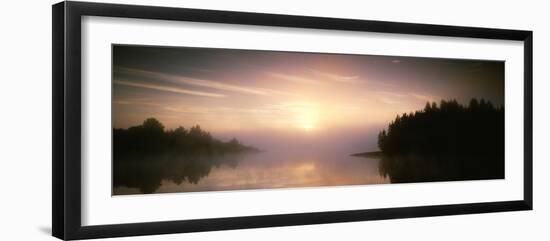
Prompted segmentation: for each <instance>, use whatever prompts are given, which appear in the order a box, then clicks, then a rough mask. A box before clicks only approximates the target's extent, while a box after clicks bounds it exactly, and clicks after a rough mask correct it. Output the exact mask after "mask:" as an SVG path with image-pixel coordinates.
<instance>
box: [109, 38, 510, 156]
mask: <svg viewBox="0 0 550 241" xmlns="http://www.w3.org/2000/svg"><path fill="white" fill-rule="evenodd" d="M112 82H113V93H112V94H113V103H112V106H113V127H114V128H128V127H130V126H135V125H139V124H141V123H142V122H143V120H145V119H146V118H148V117H154V118H157V119H158V120H159V121H161V122H162V123H163V124H164V125H165V126H166V128H167V129H173V128H177V127H178V126H183V127H185V128H189V127H191V126H193V125H200V126H201V128H202V129H204V130H207V131H210V132H211V133H212V134H213V135H214V136H220V137H222V138H228V137H229V136H231V137H233V136H237V137H240V138H241V139H245V140H247V141H249V142H257V143H262V142H263V145H275V142H272V143H269V139H273V140H275V139H278V141H277V144H279V145H282V146H284V143H285V141H282V140H304V141H303V142H304V143H310V142H311V139H312V138H315V139H316V140H317V141H319V140H320V139H326V138H329V137H331V136H336V135H338V136H339V138H340V139H342V140H340V141H344V139H345V140H347V142H355V143H359V142H361V141H363V142H368V143H370V144H369V145H370V146H372V145H374V143H375V142H376V140H375V135H376V134H377V133H378V131H380V130H381V128H384V127H385V126H387V124H389V122H390V121H391V120H392V119H394V118H395V116H396V115H398V114H402V113H405V112H411V111H415V110H420V109H422V108H423V107H424V105H425V104H426V102H427V101H430V102H432V101H436V102H439V101H440V100H441V99H446V100H449V99H456V100H457V101H459V102H460V103H464V104H466V103H468V102H469V100H470V99H471V98H478V99H479V98H484V99H487V100H489V101H491V102H492V103H493V104H495V105H497V106H502V105H503V103H504V62H499V61H483V60H456V59H440V58H417V57H399V56H373V55H350V54H323V53H301V52H280V51H262V50H235V49H213V48H187V47H155V46H131V45H113V79H112ZM342 136H344V137H342ZM368 136H371V137H370V138H369V137H368ZM373 136H374V137H373ZM329 139H330V138H329ZM366 139H368V140H366ZM344 142H345V141H344ZM348 144H350V143H347V145H348ZM363 145H364V144H363Z"/></svg>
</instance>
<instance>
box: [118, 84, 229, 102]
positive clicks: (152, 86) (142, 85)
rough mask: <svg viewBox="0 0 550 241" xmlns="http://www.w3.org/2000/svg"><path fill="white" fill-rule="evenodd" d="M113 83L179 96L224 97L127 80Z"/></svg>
mask: <svg viewBox="0 0 550 241" xmlns="http://www.w3.org/2000/svg"><path fill="white" fill-rule="evenodd" d="M114 83H115V84H119V85H125V86H132V87H139V88H145V89H153V90H160V91H167V92H173V93H179V94H188V95H196V96H204V97H213V98H222V97H225V95H222V94H217V93H210V92H203V91H195V90H188V89H183V88H179V87H167V86H162V85H154V84H145V83H136V82H132V81H127V80H115V81H114Z"/></svg>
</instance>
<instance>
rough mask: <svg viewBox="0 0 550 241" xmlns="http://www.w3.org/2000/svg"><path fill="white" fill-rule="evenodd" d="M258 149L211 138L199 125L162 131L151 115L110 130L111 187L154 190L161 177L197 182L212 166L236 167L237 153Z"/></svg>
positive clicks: (177, 182)
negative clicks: (111, 148)
mask: <svg viewBox="0 0 550 241" xmlns="http://www.w3.org/2000/svg"><path fill="white" fill-rule="evenodd" d="M257 151H258V149H256V148H254V147H250V146H245V145H243V144H241V143H240V142H239V141H238V140H237V139H235V138H233V139H232V140H230V141H228V142H223V141H221V140H218V139H215V138H213V137H212V136H211V135H210V133H208V132H206V131H203V130H202V129H201V128H200V126H198V125H197V126H193V127H191V129H189V130H187V129H185V128H183V127H178V128H176V129H174V130H165V129H164V126H163V125H162V123H160V122H159V121H158V120H157V119H155V118H149V119H146V120H145V121H144V122H143V124H142V125H139V126H133V127H130V128H128V129H114V130H113V187H120V186H125V187H130V188H138V189H139V190H140V191H141V192H142V193H152V192H154V191H156V190H157V189H158V188H159V187H160V185H161V183H162V181H163V180H168V181H172V182H174V183H176V184H181V183H182V182H183V181H187V182H189V183H194V184H196V183H198V182H199V180H200V179H201V178H203V177H205V176H207V175H208V174H209V173H210V170H211V169H212V167H218V166H220V165H228V166H230V167H236V165H237V162H238V159H239V158H240V157H239V155H241V154H243V153H245V152H257Z"/></svg>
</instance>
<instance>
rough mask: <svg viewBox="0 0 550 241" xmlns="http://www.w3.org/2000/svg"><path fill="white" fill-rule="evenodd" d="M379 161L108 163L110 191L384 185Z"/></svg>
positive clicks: (285, 157)
mask: <svg viewBox="0 0 550 241" xmlns="http://www.w3.org/2000/svg"><path fill="white" fill-rule="evenodd" d="M379 162H380V160H379V159H376V158H365V157H353V156H349V154H347V153H340V154H336V153H332V154H321V153H320V154H316V155H315V154H302V153H281V152H259V153H248V154H238V155H224V156H207V157H205V156H196V157H193V158H189V157H183V156H181V155H180V156H175V155H163V156H158V155H157V156H149V157H143V156H140V157H137V156H135V157H133V158H128V160H116V161H115V162H114V166H113V167H114V169H113V171H114V172H113V180H114V188H113V194H114V195H119V194H137V193H153V192H155V193H167V192H192V191H214V190H242V189H261V188H284V187H315V186H340V185H358V184H375V183H389V179H388V178H387V177H384V175H381V174H380V172H379Z"/></svg>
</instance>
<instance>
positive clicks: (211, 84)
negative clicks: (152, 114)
mask: <svg viewBox="0 0 550 241" xmlns="http://www.w3.org/2000/svg"><path fill="white" fill-rule="evenodd" d="M115 71H118V72H123V73H128V74H133V75H139V76H142V77H147V78H153V79H162V80H166V81H170V82H172V83H179V84H187V85H195V86H200V87H207V88H212V89H218V90H224V91H233V92H240V93H246V94H253V95H270V94H277V93H280V91H275V90H267V89H261V88H248V87H242V86H237V85H230V84H224V83H220V82H218V81H212V80H205V79H196V78H189V77H185V76H180V75H171V74H165V73H160V72H154V71H146V70H140V69H133V68H118V69H117V70H115Z"/></svg>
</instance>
